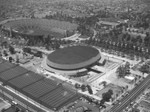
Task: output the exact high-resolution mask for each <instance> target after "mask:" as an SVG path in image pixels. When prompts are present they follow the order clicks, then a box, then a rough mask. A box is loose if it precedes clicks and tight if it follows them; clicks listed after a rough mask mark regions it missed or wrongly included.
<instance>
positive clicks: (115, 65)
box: [107, 63, 119, 70]
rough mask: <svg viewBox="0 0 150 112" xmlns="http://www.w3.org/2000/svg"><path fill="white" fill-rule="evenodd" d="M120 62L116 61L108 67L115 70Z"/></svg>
mask: <svg viewBox="0 0 150 112" xmlns="http://www.w3.org/2000/svg"><path fill="white" fill-rule="evenodd" d="M118 65H119V64H118V63H114V64H112V65H111V66H108V67H107V69H109V70H113V69H114V68H116V67H117V66H118Z"/></svg>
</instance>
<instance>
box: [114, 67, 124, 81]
mask: <svg viewBox="0 0 150 112" xmlns="http://www.w3.org/2000/svg"><path fill="white" fill-rule="evenodd" d="M116 73H117V76H118V78H124V77H125V76H126V71H125V69H124V67H123V66H120V67H118V68H117V70H116Z"/></svg>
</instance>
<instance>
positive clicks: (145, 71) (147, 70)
mask: <svg viewBox="0 0 150 112" xmlns="http://www.w3.org/2000/svg"><path fill="white" fill-rule="evenodd" d="M149 68H150V67H149V66H148V65H147V64H144V65H142V66H141V68H140V69H139V70H140V71H141V72H142V73H143V74H144V73H148V72H149Z"/></svg>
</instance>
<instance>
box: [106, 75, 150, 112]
mask: <svg viewBox="0 0 150 112" xmlns="http://www.w3.org/2000/svg"><path fill="white" fill-rule="evenodd" d="M149 84H150V75H148V76H147V77H146V78H145V79H144V80H143V81H142V82H141V83H140V84H139V85H138V86H136V87H135V88H134V89H133V90H132V91H131V92H130V93H129V95H127V96H125V97H124V98H123V99H122V100H121V101H120V103H117V104H116V105H114V106H113V107H112V108H111V110H109V111H108V112H121V111H123V109H124V108H126V107H127V106H128V105H129V104H130V103H131V102H132V100H134V99H135V98H137V97H138V96H139V95H140V94H141V93H142V92H143V90H144V89H145V88H146V87H147V86H149Z"/></svg>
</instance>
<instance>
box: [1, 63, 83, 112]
mask: <svg viewBox="0 0 150 112" xmlns="http://www.w3.org/2000/svg"><path fill="white" fill-rule="evenodd" d="M0 82H2V83H3V85H5V87H6V88H5V87H1V88H0V94H2V93H5V95H6V96H7V97H10V98H12V100H14V99H16V96H14V95H12V93H11V92H12V91H13V93H15V94H16V95H19V96H23V97H25V98H26V99H27V101H28V100H29V101H31V102H32V104H33V105H34V106H35V107H38V108H41V109H42V110H43V111H45V112H49V111H50V112H55V111H56V112H59V110H60V109H62V108H64V107H65V106H66V105H68V104H69V103H72V102H74V101H76V100H77V99H79V98H80V97H81V95H80V94H78V93H77V92H76V91H75V90H72V89H69V88H68V87H65V86H64V85H62V84H61V83H57V82H56V81H55V80H52V79H47V78H45V77H44V76H41V75H39V74H36V73H34V72H32V71H28V70H27V69H25V68H23V67H21V66H18V65H15V64H12V63H9V62H7V61H5V60H3V62H1V63H0ZM7 88H8V90H7ZM9 90H10V91H9ZM17 101H18V102H21V101H19V100H18V99H17ZM24 103H25V102H23V105H27V104H26V103H25V104H24ZM30 108H32V110H34V112H39V111H38V110H36V108H34V107H30ZM40 112H41V111H40Z"/></svg>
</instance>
